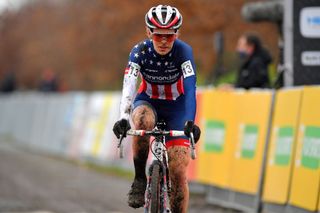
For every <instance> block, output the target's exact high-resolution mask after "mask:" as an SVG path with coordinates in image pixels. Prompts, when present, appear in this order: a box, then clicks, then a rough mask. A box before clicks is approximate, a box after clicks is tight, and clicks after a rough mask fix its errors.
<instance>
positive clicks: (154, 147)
mask: <svg viewBox="0 0 320 213" xmlns="http://www.w3.org/2000/svg"><path fill="white" fill-rule="evenodd" d="M158 126H160V125H159V123H157V125H156V127H155V128H154V129H153V130H151V131H146V130H129V131H127V135H132V136H153V137H155V139H154V140H153V141H152V143H151V152H152V163H151V165H150V167H149V176H148V182H147V188H146V193H145V206H144V209H145V213H147V212H148V211H149V208H150V202H151V201H152V200H151V196H152V193H155V192H152V190H151V181H152V180H151V176H152V172H153V171H152V170H153V167H154V165H155V164H158V165H159V166H160V168H161V170H159V175H162V176H160V177H159V178H160V181H159V184H160V186H159V187H160V192H159V198H158V199H159V200H160V211H161V212H169V211H167V210H169V209H170V205H169V195H168V192H169V191H170V189H171V182H170V179H169V174H168V173H167V171H169V170H168V153H167V149H166V147H165V136H173V137H178V136H185V134H184V131H178V130H169V131H165V130H162V129H161V127H160V128H158ZM123 138H124V137H123V136H121V138H120V140H119V144H118V148H119V149H120V157H121V158H122V157H123V147H122V140H123ZM189 140H190V148H191V158H192V159H195V158H196V154H195V143H194V137H193V133H190V139H189ZM167 177H168V178H167ZM151 208H152V207H151Z"/></svg>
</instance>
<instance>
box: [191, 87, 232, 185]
mask: <svg viewBox="0 0 320 213" xmlns="http://www.w3.org/2000/svg"><path fill="white" fill-rule="evenodd" d="M201 106H202V115H203V116H202V122H201V126H202V136H201V141H200V143H199V144H197V146H198V147H199V148H200V149H199V156H198V161H199V164H198V176H197V180H198V181H199V182H201V183H205V184H212V185H214V186H218V187H222V188H229V185H230V176H231V167H232V155H233V150H234V146H235V140H236V133H235V130H236V128H235V114H234V112H235V106H236V104H235V93H234V92H231V91H229V92H225V91H218V90H206V91H204V92H203V94H202V104H201ZM222 162H223V163H222Z"/></svg>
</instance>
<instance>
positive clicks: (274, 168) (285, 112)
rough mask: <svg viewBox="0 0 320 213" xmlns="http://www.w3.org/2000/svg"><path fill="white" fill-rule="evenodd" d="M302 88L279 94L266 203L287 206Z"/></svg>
mask: <svg viewBox="0 0 320 213" xmlns="http://www.w3.org/2000/svg"><path fill="white" fill-rule="evenodd" d="M301 94H302V89H289V90H281V91H278V92H277V94H276V97H275V107H274V113H273V123H272V131H271V138H270V144H269V149H268V150H269V152H268V160H267V167H266V174H265V183H264V188H263V201H265V202H271V203H277V204H286V203H287V201H288V195H289V187H290V180H291V174H292V163H293V155H294V150H295V141H296V132H297V125H298V117H299V112H300V102H301Z"/></svg>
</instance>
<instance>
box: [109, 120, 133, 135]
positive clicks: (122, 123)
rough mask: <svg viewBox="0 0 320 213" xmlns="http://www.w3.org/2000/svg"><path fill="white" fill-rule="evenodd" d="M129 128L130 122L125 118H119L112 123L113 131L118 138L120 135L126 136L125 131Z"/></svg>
mask: <svg viewBox="0 0 320 213" xmlns="http://www.w3.org/2000/svg"><path fill="white" fill-rule="evenodd" d="M129 129H131V126H130V123H129V121H128V120H127V119H124V118H122V119H121V120H119V121H117V122H116V123H115V124H114V125H113V129H112V130H113V133H114V134H115V135H116V136H117V138H118V139H119V138H120V135H123V136H124V137H126V136H127V131H128V130H129Z"/></svg>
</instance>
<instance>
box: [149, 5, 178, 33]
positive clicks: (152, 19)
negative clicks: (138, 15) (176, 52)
mask: <svg viewBox="0 0 320 213" xmlns="http://www.w3.org/2000/svg"><path fill="white" fill-rule="evenodd" d="M145 21H146V25H147V27H148V28H149V29H150V30H151V31H152V30H153V29H172V30H178V29H179V28H180V26H181V24H182V15H181V14H180V12H179V10H178V9H177V8H175V7H171V6H169V5H158V6H156V7H152V8H150V10H149V11H148V12H147V14H146V16H145Z"/></svg>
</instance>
